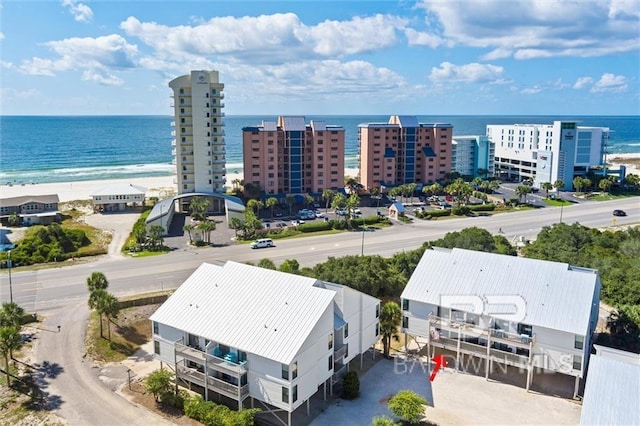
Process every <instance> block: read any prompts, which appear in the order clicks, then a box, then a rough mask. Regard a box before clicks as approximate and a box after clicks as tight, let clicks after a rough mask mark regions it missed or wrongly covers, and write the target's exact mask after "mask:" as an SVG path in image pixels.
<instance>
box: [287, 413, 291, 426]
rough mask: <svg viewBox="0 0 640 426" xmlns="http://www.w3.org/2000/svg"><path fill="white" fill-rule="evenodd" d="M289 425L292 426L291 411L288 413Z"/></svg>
mask: <svg viewBox="0 0 640 426" xmlns="http://www.w3.org/2000/svg"><path fill="white" fill-rule="evenodd" d="M287 425H288V426H291V411H288V412H287Z"/></svg>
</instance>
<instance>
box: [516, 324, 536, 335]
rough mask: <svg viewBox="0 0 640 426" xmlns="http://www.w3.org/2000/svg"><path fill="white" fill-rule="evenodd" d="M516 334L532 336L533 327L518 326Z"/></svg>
mask: <svg viewBox="0 0 640 426" xmlns="http://www.w3.org/2000/svg"><path fill="white" fill-rule="evenodd" d="M518 334H526V335H527V336H529V337H531V336H533V327H531V326H530V325H527V324H518Z"/></svg>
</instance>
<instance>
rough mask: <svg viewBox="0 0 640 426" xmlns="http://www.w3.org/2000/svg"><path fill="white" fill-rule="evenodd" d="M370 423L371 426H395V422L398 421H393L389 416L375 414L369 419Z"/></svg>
mask: <svg viewBox="0 0 640 426" xmlns="http://www.w3.org/2000/svg"><path fill="white" fill-rule="evenodd" d="M371 424H372V425H373V426H396V424H399V423H396V422H395V421H393V419H392V418H391V417H387V416H377V417H374V418H373V419H372V420H371Z"/></svg>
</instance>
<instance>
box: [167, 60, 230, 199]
mask: <svg viewBox="0 0 640 426" xmlns="http://www.w3.org/2000/svg"><path fill="white" fill-rule="evenodd" d="M169 87H170V88H171V89H172V90H173V95H172V96H171V97H172V99H173V105H172V107H173V109H174V117H175V121H174V122H172V126H173V127H174V130H173V132H172V135H173V136H174V139H173V141H172V145H173V157H174V163H175V165H176V184H177V187H178V188H177V189H178V194H184V193H193V192H202V193H224V192H225V186H224V185H225V183H226V179H225V175H226V169H225V164H226V159H225V143H224V128H223V126H224V122H223V117H224V113H223V112H222V109H223V108H224V104H223V103H222V99H224V94H223V93H222V91H223V89H224V84H222V83H220V79H219V76H218V71H191V74H189V75H183V76H180V77H178V78H175V79H173V80H171V81H170V82H169Z"/></svg>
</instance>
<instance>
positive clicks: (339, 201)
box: [331, 192, 347, 218]
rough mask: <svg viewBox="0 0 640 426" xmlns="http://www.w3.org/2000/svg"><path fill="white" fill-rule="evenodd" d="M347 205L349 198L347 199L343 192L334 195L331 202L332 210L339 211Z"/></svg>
mask: <svg viewBox="0 0 640 426" xmlns="http://www.w3.org/2000/svg"><path fill="white" fill-rule="evenodd" d="M346 204H347V197H345V196H344V194H342V193H341V192H338V193H337V194H336V195H334V197H333V200H332V201H331V209H333V210H338V209H341V208H343V207H344V206H345V205H346ZM345 218H346V216H345Z"/></svg>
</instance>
